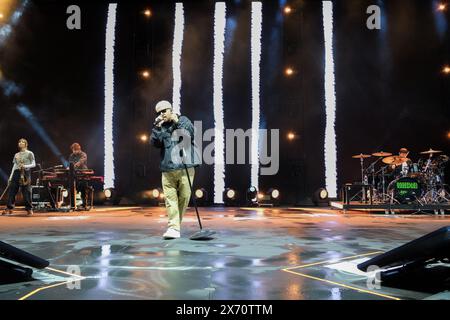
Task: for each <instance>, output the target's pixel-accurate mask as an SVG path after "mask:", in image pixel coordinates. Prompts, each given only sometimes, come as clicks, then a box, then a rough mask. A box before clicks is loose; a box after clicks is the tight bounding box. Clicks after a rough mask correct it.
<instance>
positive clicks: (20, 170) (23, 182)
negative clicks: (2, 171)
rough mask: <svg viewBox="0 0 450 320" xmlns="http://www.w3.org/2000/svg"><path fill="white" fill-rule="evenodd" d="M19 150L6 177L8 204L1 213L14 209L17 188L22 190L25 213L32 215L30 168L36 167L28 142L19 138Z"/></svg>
mask: <svg viewBox="0 0 450 320" xmlns="http://www.w3.org/2000/svg"><path fill="white" fill-rule="evenodd" d="M18 147H19V150H20V151H19V152H17V153H16V154H15V155H14V158H13V168H12V170H11V175H10V176H9V179H8V186H9V193H8V204H7V207H6V209H5V210H4V211H3V213H2V215H5V214H11V213H12V209H14V205H15V201H16V195H17V192H19V189H20V190H21V192H22V195H23V198H24V201H25V210H26V211H27V215H29V216H31V215H33V206H32V204H31V170H30V169H32V168H34V167H36V161H35V159H34V154H33V152H31V151H29V150H28V142H27V140H25V139H20V140H19V142H18Z"/></svg>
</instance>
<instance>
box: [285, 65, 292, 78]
mask: <svg viewBox="0 0 450 320" xmlns="http://www.w3.org/2000/svg"><path fill="white" fill-rule="evenodd" d="M284 74H285V75H286V76H287V77H290V76H292V75H293V74H294V69H292V68H291V67H287V68H286V69H284Z"/></svg>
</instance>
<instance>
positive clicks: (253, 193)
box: [247, 186, 258, 206]
mask: <svg viewBox="0 0 450 320" xmlns="http://www.w3.org/2000/svg"><path fill="white" fill-rule="evenodd" d="M247 205H250V206H257V205H258V189H257V188H256V187H254V186H251V187H250V188H248V189H247Z"/></svg>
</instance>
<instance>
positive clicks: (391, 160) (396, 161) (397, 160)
mask: <svg viewBox="0 0 450 320" xmlns="http://www.w3.org/2000/svg"><path fill="white" fill-rule="evenodd" d="M407 161H410V159H409V158H402V157H399V156H392V157H387V158H384V159H383V162H384V163H386V164H389V165H396V166H399V165H401V164H402V163H404V162H407Z"/></svg>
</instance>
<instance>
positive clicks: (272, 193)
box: [268, 188, 280, 200]
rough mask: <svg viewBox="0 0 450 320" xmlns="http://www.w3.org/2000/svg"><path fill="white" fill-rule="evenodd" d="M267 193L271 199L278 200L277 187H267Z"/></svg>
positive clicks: (278, 192)
mask: <svg viewBox="0 0 450 320" xmlns="http://www.w3.org/2000/svg"><path fill="white" fill-rule="evenodd" d="M268 194H269V195H270V198H271V199H272V200H278V199H279V198H280V191H279V190H278V189H275V188H271V189H269V192H268Z"/></svg>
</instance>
